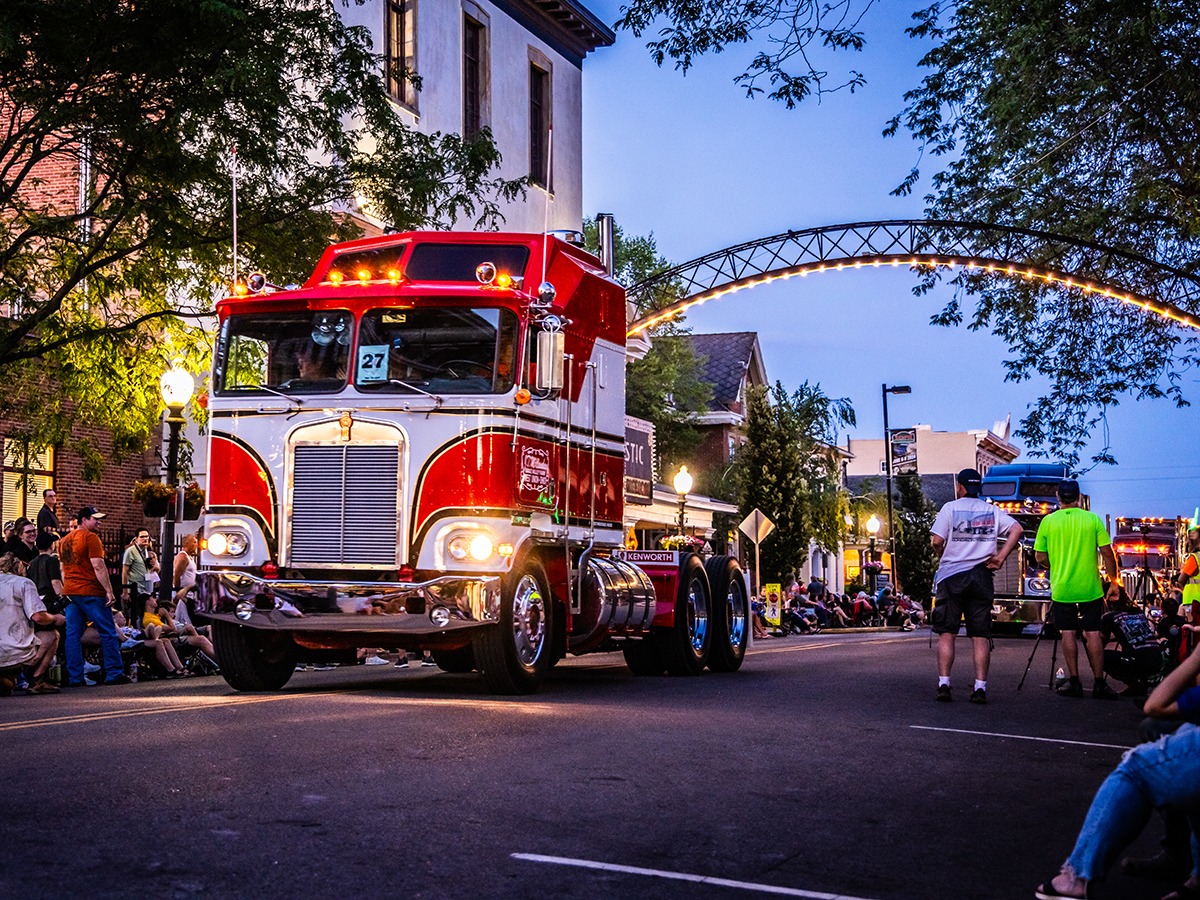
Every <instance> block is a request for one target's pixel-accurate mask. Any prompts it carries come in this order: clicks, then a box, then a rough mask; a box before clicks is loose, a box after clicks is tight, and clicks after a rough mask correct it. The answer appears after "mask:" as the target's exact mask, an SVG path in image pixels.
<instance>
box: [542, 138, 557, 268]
mask: <svg viewBox="0 0 1200 900" xmlns="http://www.w3.org/2000/svg"><path fill="white" fill-rule="evenodd" d="M553 163H554V129H553V128H548V129H547V130H546V186H545V187H544V188H542V190H543V191H544V192H545V194H546V216H545V218H544V220H543V221H542V281H543V282H545V281H546V280H547V278H546V255H547V251H548V249H549V246H550V241H548V240H547V239H546V237H547V235H548V234H549V233H550V173H551V172H552V171H554V170H553V169H552V168H550V167H551V165H553Z"/></svg>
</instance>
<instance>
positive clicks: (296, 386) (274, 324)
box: [213, 309, 354, 394]
mask: <svg viewBox="0 0 1200 900" xmlns="http://www.w3.org/2000/svg"><path fill="white" fill-rule="evenodd" d="M353 332H354V316H353V315H352V314H351V312H350V311H349V310H344V309H335V310H324V311H321V312H316V313H314V312H311V311H307V310H305V311H303V312H282V313H248V314H243V315H233V316H230V317H229V318H228V319H226V320H225V321H224V323H222V325H221V338H220V342H219V345H218V347H217V364H216V369H215V371H214V373H213V374H214V379H213V381H214V383H215V385H216V391H217V393H232V392H242V391H262V390H264V389H265V390H268V392H286V393H289V394H304V393H310V394H311V393H323V394H328V393H333V392H335V391H340V390H341V389H342V388H343V387H345V385H346V370H347V362H348V361H349V358H350V339H351V336H352V335H353Z"/></svg>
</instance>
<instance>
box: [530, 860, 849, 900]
mask: <svg viewBox="0 0 1200 900" xmlns="http://www.w3.org/2000/svg"><path fill="white" fill-rule="evenodd" d="M510 856H511V858H512V859H519V860H522V861H524V862H537V863H549V864H550V865H554V866H575V867H577V868H581V869H599V870H600V871H602V872H621V873H622V874H625V875H645V876H647V877H649V878H669V879H671V880H673V881H690V882H693V883H695V884H711V885H715V886H716V887H727V888H737V889H739V890H743V891H756V892H758V893H760V894H783V895H786V896H788V897H808V898H809V900H866V898H864V897H851V896H850V895H849V894H824V893H821V892H819V891H804V890H801V889H799V888H789V887H780V886H779V885H775V884H759V883H757V882H753V881H733V880H731V879H729V878H713V877H712V876H710V875H693V874H691V873H690V872H668V871H666V870H664V869H643V868H641V867H639V866H621V865H617V864H616V863H604V862H596V861H595V860H590V859H571V858H569V857H566V856H543V855H542V854H540V853H512V854H510Z"/></svg>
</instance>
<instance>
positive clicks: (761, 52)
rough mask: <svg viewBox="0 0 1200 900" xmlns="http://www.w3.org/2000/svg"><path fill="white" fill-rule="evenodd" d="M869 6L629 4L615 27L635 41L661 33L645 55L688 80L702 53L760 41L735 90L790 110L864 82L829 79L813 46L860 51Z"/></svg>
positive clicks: (817, 0)
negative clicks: (761, 96)
mask: <svg viewBox="0 0 1200 900" xmlns="http://www.w3.org/2000/svg"><path fill="white" fill-rule="evenodd" d="M873 3H874V0H732V2H731V0H631V2H629V3H628V4H625V5H623V6H622V7H621V18H620V19H618V20H617V23H616V24H617V27H618V28H624V29H626V30H628V31H631V32H633V34H634V35H635V36H637V37H641V36H642V33H643V32H646V31H649V30H650V29H651V28H653V27H655V26H660V28H659V31H658V35H659V37H658V39H657V40H652V41H650V42H649V43H648V44H647V45H646V47H647V48H648V49H649V50H650V56H651V58H652V59H653V60H654V61H655V62H656V63H657V64H658V65H660V66H661V65H662V64H663V63H664V62H666V61H667V60H668V59H672V60H674V61H675V68H677V69H679V70H680V71H683V72H686V71H687V70H688V69H689V68H691V67H692V65H693V64H694V63H695V61H696V58H697V57H699V56H703V55H704V54H705V53H721V52H723V51H725V50H727V49H728V48H729V47H731V46H735V45H739V44H747V43H749V42H751V40H752V39H754V38H755V37H759V38H761V39H762V40H763V42H764V43H765V44H766V47H767V49H758V50H756V51H755V52H754V53H753V56H752V57H751V59H750V62H749V63H747V65H746V69H745V71H744V72H743V73H742V74H740V75H738V76H737V77H736V78H734V82H735V83H736V84H738V85H740V86H741V87H742V88H743V89H745V91H746V95H747V96H748V97H754V96H757V95H759V94H763V93H765V94H766V95H767V96H768V97H770V98H771V99H772V100H780V101H782V102H783V103H786V104H787V106H788V108H789V109H791V108H792V107H794V106H795V105H796V104H797V103H800V102H801V101H803V100H804V99H805V98H807V97H810V96H816V97H818V98H820V96H821V95H822V94H826V93H830V92H832V91H836V90H840V89H842V88H848V89H849V90H850V91H851V92H853V91H854V90H855V89H856V88H858V87H860V86H861V85H862V84H863V83H864V82H865V79H864V78H863V75H862V73H860V72H857V71H855V70H853V69H850V70H848V71H847V72H846V73H845V74H844V75H838V76H835V78H836V79H841V80H835V81H834V83H833V84H832V85H830V83H829V79H830V73H829V72H828V70H826V69H824V68H822V67H821V63H820V61H819V59H818V58H817V57H818V55H819V54H816V53H814V50H813V47H814V45H815V46H816V47H818V48H823V49H824V50H826V51H836V50H860V49H862V46H863V41H864V37H863V33H862V32H861V31H860V30H859V25H860V23H861V21H862V17H863V14H864V13H865V12H866V11H867V10H868V9H869V8H870V7H871V6H872V5H873Z"/></svg>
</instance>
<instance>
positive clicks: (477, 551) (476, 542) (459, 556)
mask: <svg viewBox="0 0 1200 900" xmlns="http://www.w3.org/2000/svg"><path fill="white" fill-rule="evenodd" d="M446 548H447V550H448V551H449V553H450V558H451V559H454V560H457V561H462V560H464V559H466V558H467V557H468V556H469V557H470V558H471V559H473V560H475V561H476V562H483V561H484V560H486V559H488V558H489V557H491V555H492V553H493V552H494V551H495V545H494V544H493V543H492V539H491V538H490V537H488V536H487V535H486V534H456V535H455V536H454V537H452V538H450V542H449V544H447V545H446Z"/></svg>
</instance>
